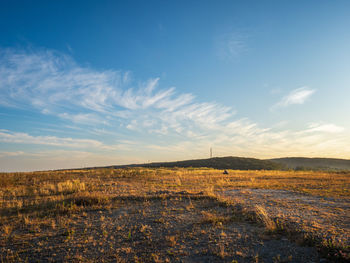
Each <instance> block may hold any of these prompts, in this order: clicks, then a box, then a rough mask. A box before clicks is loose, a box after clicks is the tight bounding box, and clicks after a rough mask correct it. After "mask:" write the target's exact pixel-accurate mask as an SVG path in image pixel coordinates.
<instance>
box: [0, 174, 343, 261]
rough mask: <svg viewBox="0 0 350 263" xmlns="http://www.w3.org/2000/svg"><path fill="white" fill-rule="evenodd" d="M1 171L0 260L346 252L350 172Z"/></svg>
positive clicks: (308, 257) (243, 257) (301, 256)
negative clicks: (226, 173)
mask: <svg viewBox="0 0 350 263" xmlns="http://www.w3.org/2000/svg"><path fill="white" fill-rule="evenodd" d="M228 172H229V174H228V175H224V174H223V171H222V170H215V169H206V168H200V169H199V168H198V169H192V168H186V169H185V168H173V169H171V168H167V169H165V168H154V169H151V168H149V169H146V168H125V169H90V170H62V171H46V172H31V173H2V174H0V233H1V234H0V262H347V261H348V260H350V256H349V245H350V240H349V239H350V205H349V203H350V202H349V201H350V173H328V172H310V171H308V172H306V171H302V172H295V171H236V170H228Z"/></svg>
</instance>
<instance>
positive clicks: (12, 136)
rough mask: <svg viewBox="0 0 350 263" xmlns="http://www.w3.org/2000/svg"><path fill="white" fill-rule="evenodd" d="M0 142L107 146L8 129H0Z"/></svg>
mask: <svg viewBox="0 0 350 263" xmlns="http://www.w3.org/2000/svg"><path fill="white" fill-rule="evenodd" d="M0 142H6V143H20V144H39V145H48V146H58V147H69V148H105V149H108V148H109V146H107V145H104V144H103V143H102V142H100V141H97V140H92V139H73V138H61V137H56V136H32V135H30V134H28V133H24V132H12V131H8V130H0Z"/></svg>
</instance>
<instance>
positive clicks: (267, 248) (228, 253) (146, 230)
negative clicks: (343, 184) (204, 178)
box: [0, 193, 327, 262]
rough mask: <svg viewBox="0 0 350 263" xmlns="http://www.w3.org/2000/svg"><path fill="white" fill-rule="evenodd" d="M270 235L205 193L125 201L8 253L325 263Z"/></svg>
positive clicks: (59, 258)
mask: <svg viewBox="0 0 350 263" xmlns="http://www.w3.org/2000/svg"><path fill="white" fill-rule="evenodd" d="M157 196H159V195H157ZM62 222H64V223H63V224H64V225H61V223H62ZM55 225H57V226H56V227H55ZM265 230H266V229H265V227H264V226H263V225H259V224H256V223H254V222H252V221H249V220H246V219H244V218H242V217H241V216H240V215H237V214H235V212H234V210H233V208H232V207H231V206H229V205H225V204H224V203H220V202H219V201H217V200H216V199H215V198H210V197H207V196H203V195H191V194H186V193H182V194H175V195H171V194H170V195H169V194H167V195H164V196H163V197H162V198H159V197H156V198H152V197H149V198H134V199H133V198H126V197H125V198H122V199H115V200H114V205H113V207H110V208H109V209H97V210H95V209H89V210H86V212H84V213H78V214H75V215H71V216H70V220H68V219H67V218H64V216H62V217H59V218H57V219H56V220H55V223H54V226H53V225H51V226H47V227H46V228H44V230H42V231H44V233H40V234H38V235H37V238H33V233H31V232H33V231H35V230H33V229H31V228H30V227H22V229H16V230H14V232H13V237H15V238H11V237H10V238H9V239H7V240H1V245H2V246H1V248H0V254H1V257H2V260H3V261H4V262H11V261H12V262H20V261H19V259H20V260H23V262H65V261H67V262H320V256H319V255H318V253H317V250H316V249H315V248H313V247H306V246H300V245H297V244H295V243H293V242H291V241H289V240H288V239H287V238H285V237H284V236H283V235H268V234H266V231H265ZM323 262H327V261H326V260H324V261H323Z"/></svg>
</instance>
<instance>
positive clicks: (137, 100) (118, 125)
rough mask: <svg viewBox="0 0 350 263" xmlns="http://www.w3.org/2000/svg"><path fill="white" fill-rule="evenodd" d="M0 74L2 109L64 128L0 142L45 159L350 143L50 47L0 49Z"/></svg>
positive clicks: (279, 151) (323, 129) (300, 149)
mask: <svg viewBox="0 0 350 263" xmlns="http://www.w3.org/2000/svg"><path fill="white" fill-rule="evenodd" d="M0 80H1V81H0V93H1V96H0V104H1V105H2V106H3V107H5V108H9V107H15V108H18V109H22V110H30V111H31V112H37V113H38V114H42V115H43V116H44V115H45V118H48V117H52V118H53V119H54V120H55V121H54V122H55V127H61V130H60V134H63V135H62V136H60V137H58V136H57V132H55V131H51V130H49V129H47V130H41V131H40V132H41V134H42V135H40V136H39V135H38V132H37V133H32V132H31V131H30V130H28V131H26V130H25V128H23V131H24V132H18V131H10V130H0V143H7V144H14V145H34V146H35V145H45V146H46V147H45V149H46V148H50V149H51V150H50V151H53V152H55V153H57V154H54V155H52V156H55V157H54V158H53V157H52V158H51V157H50V158H48V161H52V162H53V160H55V161H56V160H57V158H59V154H60V153H63V152H64V153H68V152H72V154H75V153H82V156H85V157H86V160H89V161H90V163H91V164H93V165H97V164H98V163H100V164H106V162H107V161H106V160H108V161H110V162H112V163H113V164H114V163H115V164H117V163H118V161H119V160H124V159H123V158H122V156H127V159H125V160H138V161H140V162H142V160H143V161H148V160H149V159H150V157H149V156H152V160H153V161H157V160H164V161H165V160H169V159H174V158H175V159H176V158H178V159H186V158H198V157H207V152H208V149H209V147H211V146H214V151H215V155H216V156H218V155H242V156H255V157H266V158H269V157H276V156H286V155H287V156H291V155H300V153H304V155H310V156H312V154H313V153H315V152H316V153H318V155H319V156H321V155H324V156H325V155H327V154H328V155H332V153H333V154H337V153H338V152H339V147H340V146H341V145H347V144H349V143H350V141H349V138H348V137H347V136H346V134H345V133H344V131H345V129H344V128H342V127H340V126H337V125H336V124H332V123H318V122H317V121H318V120H315V123H314V124H310V125H306V126H305V128H304V129H302V130H297V131H292V130H288V129H287V128H285V127H282V128H281V127H280V128H273V127H271V128H264V127H261V125H258V124H257V123H255V122H252V121H251V120H249V119H248V118H241V117H238V116H236V112H235V111H234V110H232V108H231V107H227V106H225V105H222V104H220V103H218V102H210V101H209V102H203V101H199V100H198V99H197V98H196V97H195V95H193V94H191V93H181V92H179V91H178V90H177V89H176V88H174V87H167V88H162V87H160V85H161V83H160V79H159V78H150V79H148V80H146V81H135V80H134V79H133V78H132V76H131V73H130V72H128V71H124V72H123V71H116V70H97V69H93V68H90V67H83V66H81V65H78V64H77V63H76V62H75V61H74V60H73V59H72V58H71V57H69V56H67V55H65V54H61V53H57V52H55V51H50V50H36V51H26V50H15V49H7V50H1V51H0ZM314 92H315V90H314V89H310V88H308V87H303V88H299V89H296V90H294V91H292V92H291V93H290V94H288V95H287V96H285V97H284V98H282V100H281V101H280V102H279V103H277V104H276V105H275V107H287V106H290V105H293V104H303V103H304V102H305V101H306V100H307V99H308V98H309V97H310V96H311V95H312V94H313V93H314ZM5 128H6V127H5ZM283 129H284V130H283ZM69 131H72V133H69ZM65 132H67V134H66V133H65ZM33 134H35V135H33ZM50 134H55V136H53V135H50ZM72 134H74V135H75V136H72ZM330 134H331V136H330ZM88 135H89V136H88ZM87 138H88V139H87ZM23 148H27V147H23ZM13 149H14V150H13V152H11V151H8V150H6V152H5V151H4V152H3V154H2V155H1V154H0V158H3V157H4V156H7V157H10V156H11V155H12V157H14V158H15V157H16V156H17V157H18V158H19V157H21V158H22V157H23V158H24V157H25V156H29V155H30V154H31V156H33V155H32V154H33V152H35V147H32V148H31V149H32V151H31V152H25V151H24V150H22V148H21V147H20V146H18V147H17V146H16V147H13ZM48 151H49V150H48ZM97 153H98V154H97ZM348 153H349V156H350V152H348ZM28 154H29V155H28ZM43 154H45V153H43ZM342 154H343V155H344V154H347V152H346V150H343V152H342ZM67 155H68V154H67ZM333 156H334V155H333ZM104 157H105V158H104ZM64 158H66V156H63V157H62V158H61V162H57V163H60V164H62V163H63V161H62V160H63V159H64ZM94 158H96V160H97V159H98V160H99V161H98V162H96V161H93V160H94ZM83 159H84V158H83ZM64 160H66V159H64ZM75 160H76V162H80V161H81V160H82V158H80V157H79V158H78V157H76V158H75ZM113 160H115V162H114V161H113ZM69 163H71V162H69ZM38 164H39V161H38ZM13 165H14V167H16V163H14V164H13ZM56 165H57V164H56V163H55V166H54V167H56ZM36 167H37V166H36ZM45 167H46V166H45ZM65 167H66V166H65ZM57 168H59V167H57Z"/></svg>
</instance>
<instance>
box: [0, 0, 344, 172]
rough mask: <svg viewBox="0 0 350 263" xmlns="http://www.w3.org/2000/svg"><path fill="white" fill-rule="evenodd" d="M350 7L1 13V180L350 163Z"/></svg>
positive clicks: (66, 8) (211, 4)
mask: <svg viewBox="0 0 350 263" xmlns="http://www.w3.org/2000/svg"><path fill="white" fill-rule="evenodd" d="M349 12H350V2H349V1H14V0H11V1H4V0H3V1H1V8H0V32H1V34H0V170H1V171H28V170H41V169H56V168H70V167H86V166H98V165H111V164H125V163H136V162H148V161H170V160H182V159H189V158H204V157H208V155H209V149H210V147H213V153H214V155H215V156H227V155H232V156H245V157H256V158H273V157H285V156H309V157H316V156H317V157H336V158H347V159H350V147H348V146H349V145H350V133H349V129H350V122H349V117H348V116H349V114H350V104H349V98H350V77H349V76H350V63H349V61H350V33H349V28H350V16H349V15H348V14H349Z"/></svg>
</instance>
